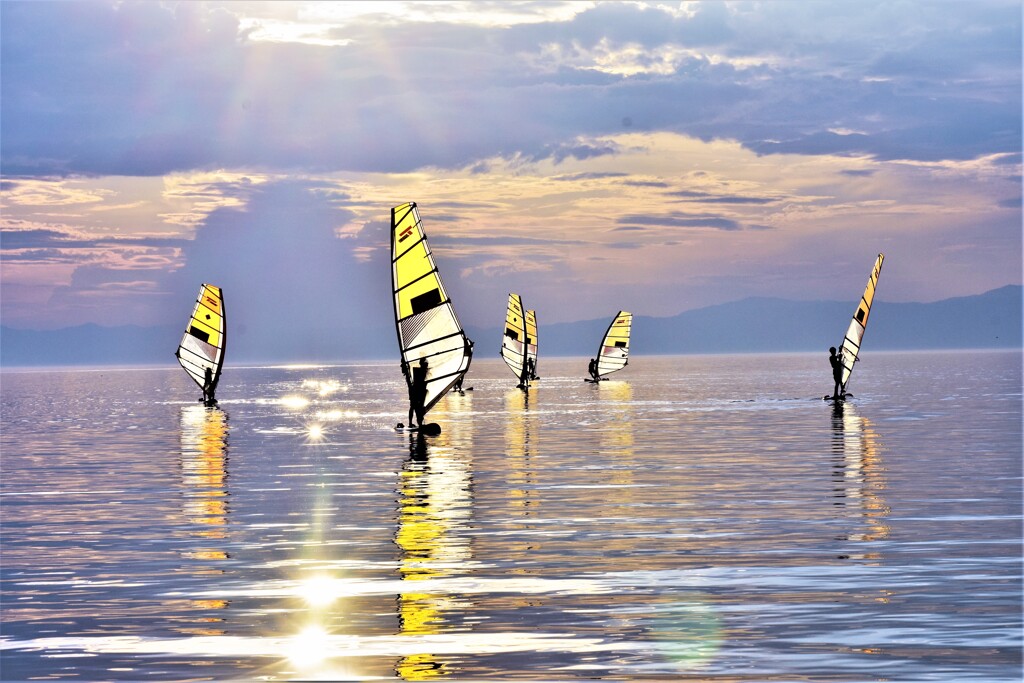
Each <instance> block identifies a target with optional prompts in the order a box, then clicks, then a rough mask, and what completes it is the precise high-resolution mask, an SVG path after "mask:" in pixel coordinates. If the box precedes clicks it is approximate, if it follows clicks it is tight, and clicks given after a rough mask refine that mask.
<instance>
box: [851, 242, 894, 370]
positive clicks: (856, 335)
mask: <svg viewBox="0 0 1024 683" xmlns="http://www.w3.org/2000/svg"><path fill="white" fill-rule="evenodd" d="M884 258H885V255H884V254H879V255H878V258H877V259H875V265H874V267H873V268H872V269H871V275H870V276H868V284H867V287H865V288H864V296H862V297H861V299H860V303H859V304H857V310H856V311H854V312H853V319H852V320H850V326H849V328H847V330H846V336H845V337H844V338H843V347H842V351H841V355H842V359H843V378H842V385H843V387H845V386H846V383H847V382H848V381H849V379H850V375H851V374H853V365H854V363H856V362H857V359H858V358H859V357H860V346H861V343H862V342H863V340H864V330H865V328H867V325H868V316H869V315H870V314H871V304H872V303H873V302H874V300H875V289H876V288H877V287H878V276H879V274H881V272H882V261H883V260H884Z"/></svg>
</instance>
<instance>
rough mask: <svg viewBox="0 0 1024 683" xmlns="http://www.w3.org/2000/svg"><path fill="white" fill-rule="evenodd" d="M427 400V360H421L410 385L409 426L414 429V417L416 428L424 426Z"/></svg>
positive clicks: (414, 370) (413, 370) (414, 369)
mask: <svg viewBox="0 0 1024 683" xmlns="http://www.w3.org/2000/svg"><path fill="white" fill-rule="evenodd" d="M426 400H427V359H426V358H420V364H419V365H417V366H416V367H414V368H413V369H412V383H411V384H410V385H409V426H410V427H412V426H413V424H412V418H413V415H415V416H416V426H417V427H422V426H423V414H424V412H426V411H425V410H424V406H423V402H424V401H426Z"/></svg>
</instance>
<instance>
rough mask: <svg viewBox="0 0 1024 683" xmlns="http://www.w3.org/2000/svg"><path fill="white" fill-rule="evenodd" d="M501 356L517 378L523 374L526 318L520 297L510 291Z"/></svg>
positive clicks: (502, 336)
mask: <svg viewBox="0 0 1024 683" xmlns="http://www.w3.org/2000/svg"><path fill="white" fill-rule="evenodd" d="M501 358H502V360H504V361H505V364H506V365H508V367H509V369H511V370H512V374H514V375H515V376H516V378H517V379H518V378H520V377H522V376H523V364H524V363H525V362H526V318H525V316H524V315H523V300H522V298H520V296H519V295H518V294H512V293H511V292H510V293H509V295H508V306H507V307H506V308H505V331H504V332H503V333H502V335H501Z"/></svg>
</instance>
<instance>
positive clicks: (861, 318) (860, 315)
mask: <svg viewBox="0 0 1024 683" xmlns="http://www.w3.org/2000/svg"><path fill="white" fill-rule="evenodd" d="M857 322H861V323H862V322H864V309H863V308H859V309H857Z"/></svg>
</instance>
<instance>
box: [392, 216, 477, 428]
mask: <svg viewBox="0 0 1024 683" xmlns="http://www.w3.org/2000/svg"><path fill="white" fill-rule="evenodd" d="M391 284H392V291H393V293H394V304H395V328H396V330H397V332H398V346H399V349H400V352H401V355H402V367H403V370H404V371H405V373H404V374H405V380H406V382H407V383H408V384H409V386H410V388H411V385H412V375H413V372H412V369H413V367H414V366H417V365H419V364H420V360H421V359H424V360H425V361H426V363H427V387H426V389H427V393H426V398H425V399H424V401H423V405H424V407H425V409H426V410H430V409H431V408H432V407H433V405H434V404H435V403H437V402H438V401H439V400H440V399H441V397H442V396H444V395H445V393H446V392H447V391H448V390H449V389H451V387H452V385H453V384H455V382H456V380H458V379H459V377H460V376H461V375H464V374H465V373H466V371H467V370H468V369H469V361H470V357H471V351H470V348H471V342H470V341H469V339H468V338H467V337H466V333H465V332H464V331H463V330H462V325H460V324H459V318H458V316H456V315H455V309H454V308H453V307H452V302H451V299H449V298H448V293H447V292H446V291H445V288H444V285H443V284H442V283H441V275H440V274H439V273H438V271H437V266H436V265H435V264H434V258H433V256H431V254H430V247H429V246H428V245H427V237H426V235H425V234H424V233H423V228H422V226H421V223H420V217H419V212H418V211H417V210H416V204H415V203H414V202H410V203H407V204H402V205H400V206H396V207H395V208H393V209H391Z"/></svg>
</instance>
